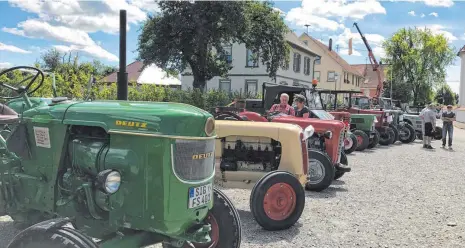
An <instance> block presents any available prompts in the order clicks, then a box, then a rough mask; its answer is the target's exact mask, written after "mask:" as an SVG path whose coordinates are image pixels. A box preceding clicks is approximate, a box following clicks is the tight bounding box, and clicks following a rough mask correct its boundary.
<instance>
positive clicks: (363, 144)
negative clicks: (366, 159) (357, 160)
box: [353, 130, 370, 151]
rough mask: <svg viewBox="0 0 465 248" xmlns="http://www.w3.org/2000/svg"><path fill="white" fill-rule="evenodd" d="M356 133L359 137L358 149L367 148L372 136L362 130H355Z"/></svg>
mask: <svg viewBox="0 0 465 248" xmlns="http://www.w3.org/2000/svg"><path fill="white" fill-rule="evenodd" d="M353 133H354V135H355V136H356V137H357V144H358V146H357V149H356V150H357V151H363V150H365V149H367V147H368V145H369V144H370V137H368V135H367V134H366V133H365V132H363V131H362V130H355V131H354V132H353Z"/></svg>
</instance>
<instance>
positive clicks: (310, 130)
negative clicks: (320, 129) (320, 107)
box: [302, 125, 315, 141]
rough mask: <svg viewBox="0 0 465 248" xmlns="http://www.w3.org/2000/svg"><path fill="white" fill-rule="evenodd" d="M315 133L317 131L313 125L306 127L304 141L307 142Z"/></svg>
mask: <svg viewBox="0 0 465 248" xmlns="http://www.w3.org/2000/svg"><path fill="white" fill-rule="evenodd" d="M314 132H315V129H314V128H313V126H312V125H310V126H308V127H306V128H305V129H304V133H303V134H304V135H303V137H302V141H304V140H307V139H308V138H310V137H312V135H313V133H314Z"/></svg>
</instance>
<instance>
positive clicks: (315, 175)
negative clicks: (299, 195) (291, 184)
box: [305, 149, 335, 192]
mask: <svg viewBox="0 0 465 248" xmlns="http://www.w3.org/2000/svg"><path fill="white" fill-rule="evenodd" d="M308 157H309V160H308V170H307V171H308V172H307V173H308V174H307V183H306V184H305V189H307V190H310V191H317V192H319V191H322V190H324V189H326V188H328V187H329V186H330V185H331V183H332V181H333V179H334V172H335V168H334V165H333V163H332V161H331V158H330V157H328V156H327V155H326V154H324V153H323V152H321V151H318V150H313V149H310V150H308Z"/></svg>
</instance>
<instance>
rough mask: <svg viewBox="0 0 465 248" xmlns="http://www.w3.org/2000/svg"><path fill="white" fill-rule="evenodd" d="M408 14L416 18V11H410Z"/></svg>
mask: <svg viewBox="0 0 465 248" xmlns="http://www.w3.org/2000/svg"><path fill="white" fill-rule="evenodd" d="M407 14H409V15H411V16H415V11H413V10H412V11H409V12H408V13H407Z"/></svg>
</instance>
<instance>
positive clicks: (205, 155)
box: [192, 152, 213, 160]
mask: <svg viewBox="0 0 465 248" xmlns="http://www.w3.org/2000/svg"><path fill="white" fill-rule="evenodd" d="M212 156H213V152H207V153H200V154H194V155H192V159H194V160H196V159H206V158H209V157H212Z"/></svg>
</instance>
